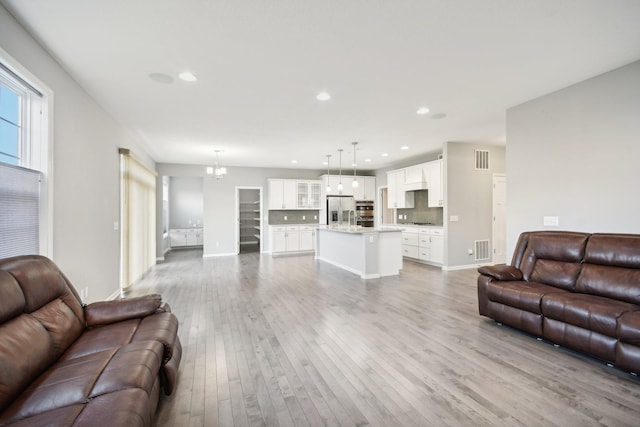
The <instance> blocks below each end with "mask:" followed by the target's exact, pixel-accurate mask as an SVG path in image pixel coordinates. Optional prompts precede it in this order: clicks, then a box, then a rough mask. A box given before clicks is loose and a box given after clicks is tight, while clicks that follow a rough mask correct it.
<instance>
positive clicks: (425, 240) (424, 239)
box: [419, 233, 431, 248]
mask: <svg viewBox="0 0 640 427" xmlns="http://www.w3.org/2000/svg"><path fill="white" fill-rule="evenodd" d="M419 246H420V247H421V248H428V247H430V246H431V240H429V235H428V234H426V235H425V234H422V233H421V234H420V245H419Z"/></svg>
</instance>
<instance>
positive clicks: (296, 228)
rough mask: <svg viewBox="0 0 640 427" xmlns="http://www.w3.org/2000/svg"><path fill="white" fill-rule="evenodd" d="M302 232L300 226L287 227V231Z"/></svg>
mask: <svg viewBox="0 0 640 427" xmlns="http://www.w3.org/2000/svg"><path fill="white" fill-rule="evenodd" d="M299 230H300V226H298V225H288V226H287V231H299Z"/></svg>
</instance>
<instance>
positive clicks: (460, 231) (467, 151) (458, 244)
mask: <svg viewBox="0 0 640 427" xmlns="http://www.w3.org/2000/svg"><path fill="white" fill-rule="evenodd" d="M475 150H487V151H489V170H476V169H475ZM444 160H445V166H444V168H445V178H444V179H445V208H444V227H445V232H446V244H445V266H446V267H447V268H454V267H458V268H460V267H462V266H472V265H475V264H476V263H477V262H481V261H475V256H474V255H469V252H468V251H469V249H472V250H473V249H474V241H475V240H485V239H488V240H489V241H491V239H492V235H491V233H492V227H493V174H494V173H504V172H505V148H504V147H502V146H497V145H486V144H473V143H460V142H447V143H446V144H445V145H444ZM507 182H509V177H508V176H507ZM451 216H457V217H458V221H455V222H451V221H450V218H451Z"/></svg>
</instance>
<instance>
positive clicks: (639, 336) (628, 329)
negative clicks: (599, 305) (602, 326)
mask: <svg viewBox="0 0 640 427" xmlns="http://www.w3.org/2000/svg"><path fill="white" fill-rule="evenodd" d="M616 336H617V337H618V339H619V340H620V341H622V342H626V343H629V344H633V345H637V346H638V347H640V311H632V312H629V313H624V314H623V315H622V316H620V317H619V318H618V327H617V329H616Z"/></svg>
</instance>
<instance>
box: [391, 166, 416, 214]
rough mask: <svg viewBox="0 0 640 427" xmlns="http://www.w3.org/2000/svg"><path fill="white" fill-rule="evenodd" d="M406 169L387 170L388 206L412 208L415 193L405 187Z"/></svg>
mask: <svg viewBox="0 0 640 427" xmlns="http://www.w3.org/2000/svg"><path fill="white" fill-rule="evenodd" d="M404 180H405V170H404V169H401V170H397V171H390V172H387V199H388V202H387V207H388V208H389V209H393V208H401V209H402V208H412V207H413V193H412V192H410V191H405V189H404Z"/></svg>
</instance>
